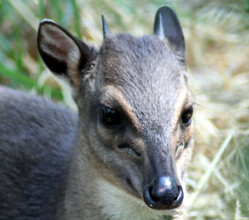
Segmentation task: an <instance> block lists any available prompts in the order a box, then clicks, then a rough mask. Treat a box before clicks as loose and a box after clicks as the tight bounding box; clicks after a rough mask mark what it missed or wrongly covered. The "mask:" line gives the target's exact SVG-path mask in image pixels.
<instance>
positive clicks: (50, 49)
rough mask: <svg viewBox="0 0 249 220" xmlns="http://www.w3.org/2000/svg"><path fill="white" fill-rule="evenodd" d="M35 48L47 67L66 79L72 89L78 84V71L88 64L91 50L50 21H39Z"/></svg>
mask: <svg viewBox="0 0 249 220" xmlns="http://www.w3.org/2000/svg"><path fill="white" fill-rule="evenodd" d="M37 46H38V50H39V53H40V55H41V57H42V59H43V61H44V63H45V64H46V65H47V67H48V68H49V69H50V70H51V71H52V72H53V73H55V75H57V76H62V77H64V78H66V79H67V80H68V81H70V83H71V84H72V86H73V87H75V86H78V85H79V83H80V70H81V69H83V68H84V66H85V65H86V64H87V63H88V62H89V60H90V58H91V51H92V49H91V48H89V47H88V45H87V44H85V43H84V42H82V41H80V40H78V39H77V38H76V37H74V36H73V35H72V34H70V33H69V32H68V31H67V30H65V29H64V28H63V27H61V26H59V25H58V24H56V23H55V22H54V21H52V20H48V19H45V20H43V21H41V23H40V26H39V30H38V36H37Z"/></svg>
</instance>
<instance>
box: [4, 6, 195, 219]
mask: <svg viewBox="0 0 249 220" xmlns="http://www.w3.org/2000/svg"><path fill="white" fill-rule="evenodd" d="M164 9H165V7H164ZM167 11H168V10H166V12H164V10H163V12H162V13H164V16H166V17H167V13H168V12H167ZM165 13H166V15H165ZM169 16H172V11H170V13H169ZM174 16H175V15H174ZM174 19H175V18H174V17H173V21H174ZM172 28H174V27H173V26H172ZM176 28H177V29H179V25H178V26H177V27H176ZM51 31H52V32H53V33H58V34H57V38H56V39H52V41H51V42H50V43H49V41H48V39H50V40H51V37H52V36H53V34H51ZM164 31H166V30H164ZM167 31H168V32H170V31H171V30H167ZM176 33H177V32H176ZM47 35H49V37H48V39H46V36H47ZM165 36H166V35H165ZM58 38H60V39H58ZM180 39H183V38H182V37H180ZM183 40H184V39H183ZM58 42H62V43H63V45H66V46H67V47H64V48H63V54H60V52H61V50H60V44H58ZM168 43H170V42H168ZM181 43H182V42H181ZM44 44H46V45H45V46H44ZM73 48H76V49H77V53H74V52H75V51H72V50H73ZM38 49H39V52H40V54H41V56H42V58H43V59H44V62H45V63H46V64H47V66H48V68H50V69H51V70H52V71H54V72H55V74H56V75H59V76H63V77H65V78H66V79H70V82H71V85H72V87H73V90H74V96H75V101H76V103H77V105H78V109H79V114H78V116H77V115H75V114H74V113H72V112H71V111H69V110H68V109H66V108H64V107H61V106H58V105H56V104H53V103H51V102H49V101H47V100H44V99H42V98H38V97H34V96H30V95H25V94H24V93H21V92H14V91H12V90H10V89H7V88H1V89H0V94H1V97H0V157H1V158H0V159H1V161H3V162H2V163H3V165H2V166H1V167H0V172H1V173H0V174H1V177H0V178H1V179H0V202H1V201H3V202H2V203H0V219H9V218H11V217H13V218H15V219H60V220H61V219H67V220H69V219H70V220H74V219H78V220H80V219H87V220H98V219H104V220H105V219H106V220H109V219H137V220H138V219H143V220H145V219H153V218H156V219H166V218H167V216H168V215H172V216H174V217H176V216H177V211H174V212H168V211H167V212H158V211H155V210H152V209H150V208H149V207H147V206H145V204H144V203H143V200H142V198H143V190H144V188H145V187H146V186H147V185H148V184H150V183H151V182H152V181H154V180H155V179H156V178H157V177H158V176H161V175H165V176H172V177H174V178H175V179H176V181H177V184H179V185H180V184H182V180H181V179H182V176H183V174H184V172H185V170H186V168H187V166H188V164H189V161H190V158H191V153H192V146H193V138H192V130H193V125H192V124H191V125H190V126H188V127H187V126H184V125H183V124H182V122H181V114H182V112H183V111H184V109H186V108H187V107H188V106H190V105H192V100H191V94H190V92H189V89H188V87H187V83H186V78H185V77H186V74H185V72H184V70H183V68H182V65H184V64H182V63H180V62H179V60H178V57H177V55H176V54H175V51H174V50H172V49H171V46H170V45H168V44H166V43H165V42H164V41H163V40H161V39H160V38H158V37H157V36H143V37H139V38H136V37H133V36H131V35H130V34H116V35H115V34H110V35H106V36H105V39H104V42H103V45H102V46H101V48H100V50H99V51H97V50H95V49H93V48H91V47H89V46H88V45H87V44H85V43H84V42H81V41H79V40H78V39H76V38H75V37H73V36H72V35H71V34H69V33H68V32H67V31H66V30H65V29H63V28H62V27H60V26H59V25H58V24H56V23H54V22H52V21H49V20H45V21H43V22H42V23H41V24H40V28H39V32H38ZM53 50H56V51H55V52H54V53H53ZM65 57H66V58H65ZM103 104H104V105H108V106H109V107H112V108H114V109H118V111H120V112H122V127H120V128H119V129H110V128H107V127H105V126H104V125H103V124H102V122H101V119H100V116H99V113H100V108H101V105H103ZM180 145H183V146H184V147H183V148H178V146H180ZM120 146H124V147H120ZM110 187H111V189H110ZM115 193H117V194H115ZM133 200H134V201H135V202H134V204H133V203H132V206H131V208H129V205H130V204H129V203H130V202H131V201H132V202H133ZM113 201H114V204H113V203H112V202H113ZM118 205H120V206H118ZM117 207H119V208H120V210H117ZM178 210H180V209H178ZM143 213H145V214H144V217H143ZM134 216H135V217H134ZM153 216H154V217H153ZM169 218H171V217H169Z"/></svg>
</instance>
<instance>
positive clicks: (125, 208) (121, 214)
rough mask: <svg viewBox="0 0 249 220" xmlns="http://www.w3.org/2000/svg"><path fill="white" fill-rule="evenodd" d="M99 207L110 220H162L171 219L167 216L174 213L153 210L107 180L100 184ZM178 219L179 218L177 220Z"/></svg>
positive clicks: (101, 181)
mask: <svg viewBox="0 0 249 220" xmlns="http://www.w3.org/2000/svg"><path fill="white" fill-rule="evenodd" d="M98 190H99V194H98V195H99V199H98V201H99V204H98V205H99V207H100V208H101V211H102V214H103V215H104V216H106V218H107V219H110V220H160V219H171V218H167V215H171V214H173V213H175V212H174V211H158V210H153V209H151V208H149V207H148V206H146V205H145V203H144V201H143V200H142V199H141V200H140V199H137V198H135V197H133V196H131V195H130V194H128V193H126V192H125V191H124V190H122V189H120V188H118V187H116V186H114V185H112V184H111V183H108V182H107V181H105V180H100V181H99V182H98ZM177 219H178V218H177Z"/></svg>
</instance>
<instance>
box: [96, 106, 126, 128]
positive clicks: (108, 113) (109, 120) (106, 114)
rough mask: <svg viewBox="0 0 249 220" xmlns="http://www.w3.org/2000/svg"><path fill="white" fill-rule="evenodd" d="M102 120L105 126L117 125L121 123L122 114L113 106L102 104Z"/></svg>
mask: <svg viewBox="0 0 249 220" xmlns="http://www.w3.org/2000/svg"><path fill="white" fill-rule="evenodd" d="M100 120H101V122H102V123H103V124H104V125H105V126H109V127H110V126H117V125H120V123H121V117H120V114H119V113H118V112H117V111H116V110H115V109H112V108H109V107H106V106H104V105H101V106H100Z"/></svg>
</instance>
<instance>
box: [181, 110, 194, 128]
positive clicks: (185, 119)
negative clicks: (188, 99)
mask: <svg viewBox="0 0 249 220" xmlns="http://www.w3.org/2000/svg"><path fill="white" fill-rule="evenodd" d="M192 115H193V106H191V107H189V108H188V109H186V110H185V111H184V112H183V113H182V123H183V124H184V125H190V124H191V121H192Z"/></svg>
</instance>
